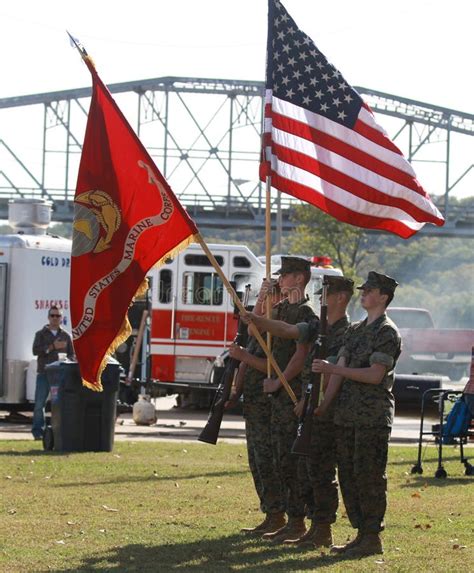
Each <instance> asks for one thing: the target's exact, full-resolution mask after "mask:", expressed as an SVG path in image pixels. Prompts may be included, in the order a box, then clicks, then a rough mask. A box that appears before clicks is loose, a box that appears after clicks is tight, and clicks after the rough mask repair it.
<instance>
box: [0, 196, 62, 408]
mask: <svg viewBox="0 0 474 573" xmlns="http://www.w3.org/2000/svg"><path fill="white" fill-rule="evenodd" d="M50 219H51V206H50V204H49V203H48V202H46V201H42V200H29V199H24V200H17V201H14V202H12V203H11V204H10V205H9V224H10V226H11V227H12V228H13V231H14V234H11V235H0V407H2V408H13V407H15V406H18V405H25V404H27V403H28V402H32V401H33V400H34V382H35V373H36V360H35V358H34V356H33V353H32V345H33V338H34V335H35V332H36V331H37V330H39V329H41V328H42V327H43V326H44V325H45V324H46V323H47V322H48V320H47V314H48V309H49V308H50V307H51V306H53V305H56V306H57V307H58V308H60V309H61V310H62V312H63V317H64V318H63V326H64V328H65V329H66V330H70V316H69V275H70V264H71V241H70V240H68V239H64V238H61V237H57V236H54V235H47V234H46V229H47V227H48V225H49V222H50ZM27 373H28V376H27ZM27 378H28V381H29V384H28V388H27Z"/></svg>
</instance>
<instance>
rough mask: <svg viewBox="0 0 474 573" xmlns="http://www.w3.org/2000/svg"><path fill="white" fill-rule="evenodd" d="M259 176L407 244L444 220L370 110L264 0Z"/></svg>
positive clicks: (273, 3) (274, 0) (279, 8)
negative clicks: (265, 23) (427, 226)
mask: <svg viewBox="0 0 474 573" xmlns="http://www.w3.org/2000/svg"><path fill="white" fill-rule="evenodd" d="M263 146H264V150H263V154H262V163H261V166H260V177H261V179H262V180H265V178H266V177H267V176H270V177H271V184H272V186H273V187H274V188H275V189H279V190H280V191H282V192H285V193H288V194H290V195H293V196H294V197H297V198H298V199H301V200H303V201H307V202H308V203H311V204H313V205H315V206H316V207H318V208H319V209H321V210H323V211H325V212H326V213H328V214H329V215H331V216H333V217H335V218H336V219H338V220H340V221H344V222H346V223H350V224H351V225H356V226H358V227H365V228H369V229H381V230H385V231H390V232H392V233H395V234H397V235H400V236H401V237H403V238H408V237H410V236H411V235H413V234H414V233H416V232H417V231H418V230H420V229H421V228H422V227H423V225H424V224H425V223H434V224H435V225H439V226H441V225H443V224H444V219H443V216H442V215H441V213H440V212H439V211H438V209H437V208H436V206H435V205H434V204H433V202H432V201H431V199H430V197H429V195H428V194H427V193H426V192H425V191H424V189H423V188H422V187H421V185H420V184H419V182H418V181H417V179H416V175H415V172H414V170H413V168H412V166H411V165H410V163H408V161H406V159H405V158H404V157H403V154H402V153H401V151H400V150H399V149H398V148H397V146H396V145H395V144H394V143H393V142H392V141H391V140H390V138H389V137H388V136H387V134H386V133H385V131H384V130H383V129H382V128H381V127H380V126H379V125H378V124H377V122H376V121H375V118H374V115H373V113H372V110H371V109H370V108H369V106H368V105H367V104H366V103H364V101H363V100H362V98H361V97H360V96H359V94H358V93H357V92H356V91H355V90H354V88H352V87H351V86H350V85H349V84H348V82H347V81H345V79H344V78H343V76H342V74H341V73H340V72H339V71H338V70H337V69H336V68H335V67H334V66H333V65H332V64H330V63H329V62H328V60H327V59H326V57H325V56H324V55H323V54H322V53H321V52H320V51H319V50H318V48H316V46H315V45H314V42H313V41H312V40H311V38H310V37H309V36H307V35H306V34H305V33H304V32H302V31H301V30H300V29H299V28H298V27H297V26H296V24H295V22H294V20H293V19H292V18H291V16H290V15H289V14H288V12H287V11H286V9H285V8H284V7H283V5H282V4H281V2H279V1H278V0H269V14H268V44H267V77H266V89H265V126H264V138H263Z"/></svg>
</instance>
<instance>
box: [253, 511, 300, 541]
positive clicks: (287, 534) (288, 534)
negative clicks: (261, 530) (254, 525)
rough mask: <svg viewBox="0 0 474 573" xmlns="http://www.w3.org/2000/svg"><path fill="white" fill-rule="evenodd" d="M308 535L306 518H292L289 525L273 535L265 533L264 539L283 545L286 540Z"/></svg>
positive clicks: (272, 533)
mask: <svg viewBox="0 0 474 573" xmlns="http://www.w3.org/2000/svg"><path fill="white" fill-rule="evenodd" d="M305 533H306V526H305V524H304V517H290V518H288V523H287V524H286V525H285V526H284V527H281V528H280V529H278V530H277V531H273V532H271V533H265V534H264V535H263V536H262V539H265V540H268V541H271V542H272V543H281V542H282V541H284V540H285V539H297V538H298V537H302V536H303V535H304V534H305Z"/></svg>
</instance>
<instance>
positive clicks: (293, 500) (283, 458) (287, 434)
mask: <svg viewBox="0 0 474 573" xmlns="http://www.w3.org/2000/svg"><path fill="white" fill-rule="evenodd" d="M310 273H311V266H310V263H309V261H307V260H306V259H303V258H300V257H282V267H281V268H280V269H279V270H278V271H277V273H276V274H280V279H279V283H280V286H281V288H282V292H285V289H287V295H288V299H286V300H284V301H282V302H281V303H280V304H279V305H278V306H277V313H276V319H277V320H279V321H283V322H286V323H289V324H297V323H299V322H308V321H310V320H312V319H314V317H315V314H314V311H313V309H312V307H311V305H310V303H309V301H308V299H307V298H306V296H305V295H304V290H305V285H306V284H307V282H308V281H309V279H310V277H311V275H310ZM289 275H291V276H289ZM293 289H294V290H293ZM297 297H299V300H295V298H297ZM303 350H304V349H302V348H301V347H300V348H299V349H298V352H299V353H300V354H299V356H301V352H302V351H303ZM295 352H297V342H296V341H295V340H291V339H284V338H280V337H277V336H275V337H274V338H273V345H272V354H273V356H274V357H275V360H276V362H277V363H278V366H279V367H280V369H281V370H282V372H284V373H285V375H286V374H287V372H288V370H287V368H289V370H290V371H291V369H292V367H293V366H295V365H296V363H297V361H298V360H299V356H298V359H297V360H296V362H293V366H290V363H291V362H292V359H293V357H294V355H295ZM301 370H302V367H301ZM301 370H300V371H301ZM287 378H289V380H288V382H289V385H290V386H291V388H292V390H293V392H294V394H295V396H296V397H297V398H298V399H299V398H300V397H301V391H302V382H301V377H300V372H299V373H298V374H296V375H294V374H292V375H291V376H287ZM270 382H273V381H270ZM269 399H270V401H271V405H272V416H271V432H272V446H273V451H274V457H275V460H276V464H277V467H278V469H279V471H280V474H281V477H282V480H283V484H284V495H285V501H286V513H287V515H288V524H287V525H286V526H285V527H283V528H280V529H278V530H276V531H274V532H271V533H267V534H265V535H264V536H263V537H264V538H265V539H269V540H272V541H273V542H280V541H284V540H285V539H287V538H288V537H295V536H300V535H303V533H304V532H305V524H304V515H305V505H306V504H305V499H304V497H303V485H304V483H303V482H302V481H301V479H300V475H299V473H298V456H295V455H294V454H292V453H291V449H292V446H293V443H294V441H295V438H296V430H297V427H298V418H297V416H296V414H295V413H294V411H293V409H294V405H293V402H292V400H291V398H290V397H289V395H288V393H287V392H286V391H285V390H284V389H283V388H281V387H280V389H279V390H277V391H276V392H274V393H272V396H271V398H269Z"/></svg>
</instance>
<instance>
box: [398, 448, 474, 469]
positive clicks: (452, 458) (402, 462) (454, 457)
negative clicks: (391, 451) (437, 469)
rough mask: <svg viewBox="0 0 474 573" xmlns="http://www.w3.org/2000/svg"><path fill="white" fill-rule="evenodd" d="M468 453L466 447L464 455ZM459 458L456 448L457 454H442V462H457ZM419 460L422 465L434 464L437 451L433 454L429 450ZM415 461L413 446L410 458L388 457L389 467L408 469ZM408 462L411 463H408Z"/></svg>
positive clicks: (436, 461) (415, 455)
mask: <svg viewBox="0 0 474 573" xmlns="http://www.w3.org/2000/svg"><path fill="white" fill-rule="evenodd" d="M443 452H444V449H443ZM469 453H470V451H469V450H467V449H465V450H464V455H465V456H466V454H469ZM460 460H461V455H460V453H459V450H458V453H457V454H451V455H448V456H445V455H444V454H443V463H444V462H459V463H461V461H460ZM421 461H422V464H423V465H425V464H436V465H437V464H438V455H437V453H436V454H435V453H434V452H433V453H432V452H430V455H429V457H423V456H422V460H421ZM417 462H418V449H415V448H413V456H412V457H411V458H410V459H408V458H404V459H403V460H393V459H390V457H389V460H388V465H389V467H390V466H407V468H408V469H409V470H411V468H412V467H413V465H415V464H416V463H417ZM410 463H411V464H412V465H410Z"/></svg>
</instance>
